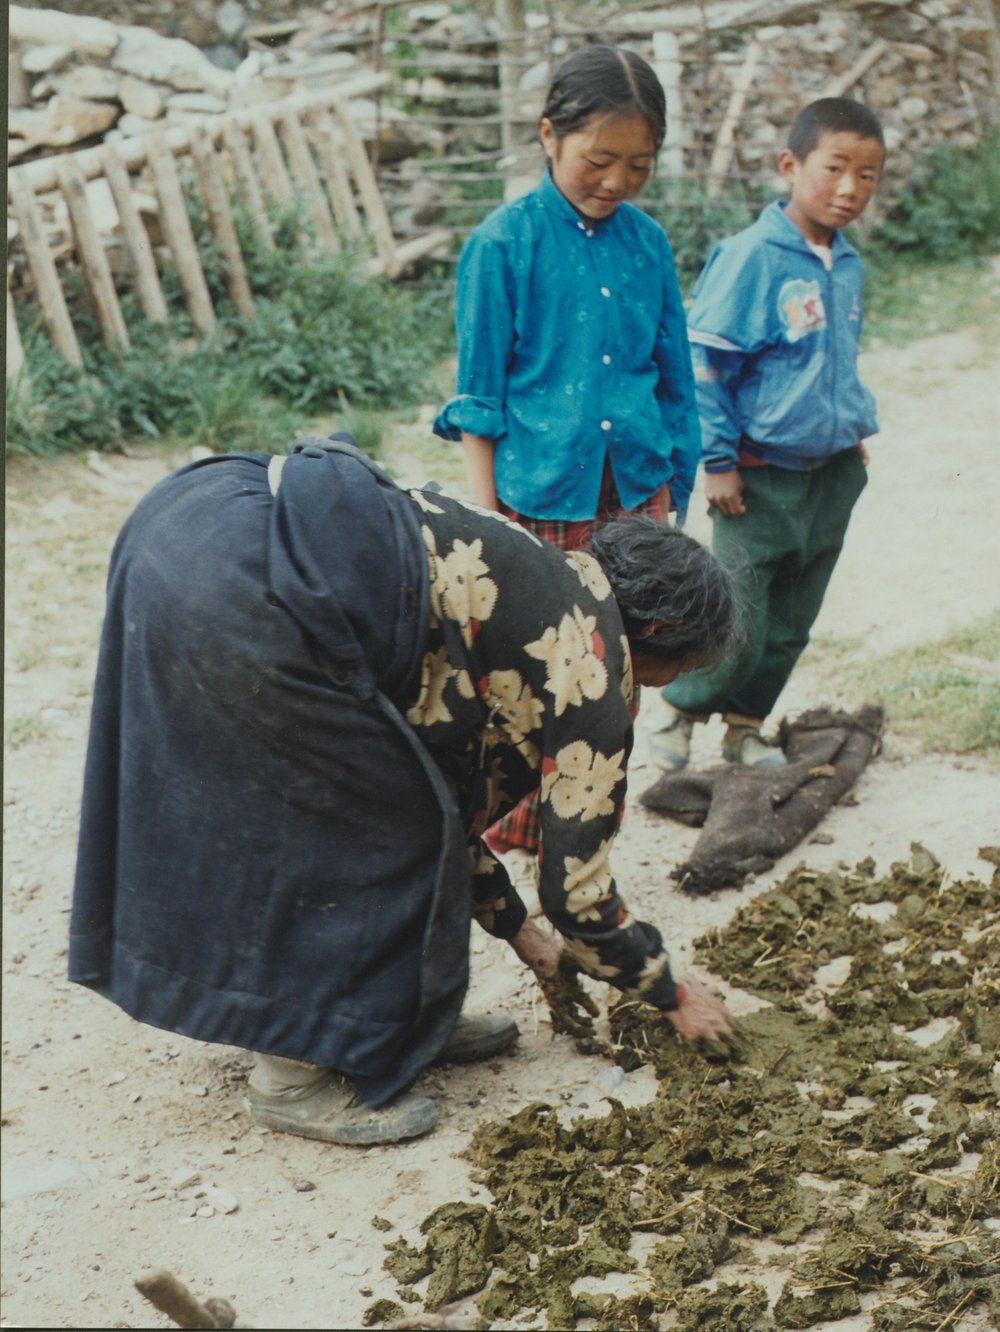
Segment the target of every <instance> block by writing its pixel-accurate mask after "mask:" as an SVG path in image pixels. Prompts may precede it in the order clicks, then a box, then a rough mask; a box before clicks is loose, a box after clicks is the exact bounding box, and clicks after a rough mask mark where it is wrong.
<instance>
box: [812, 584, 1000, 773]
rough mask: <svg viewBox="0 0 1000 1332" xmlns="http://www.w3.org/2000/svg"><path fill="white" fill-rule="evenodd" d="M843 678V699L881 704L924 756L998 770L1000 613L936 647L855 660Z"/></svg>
mask: <svg viewBox="0 0 1000 1332" xmlns="http://www.w3.org/2000/svg"><path fill="white" fill-rule="evenodd" d="M852 657H853V660H851V658H852ZM837 677H838V680H839V682H840V686H841V689H842V691H843V692H844V693H845V695H847V696H848V697H852V698H853V700H854V702H855V703H860V702H863V701H873V702H878V703H882V704H883V705H884V707H885V709H886V714H887V717H888V724H889V727H890V729H891V730H894V731H896V732H897V733H898V734H900V735H901V736H911V737H913V738H915V739H917V740H918V741H919V742H920V743H921V745H922V747H923V748H924V749H925V750H928V751H934V752H938V753H947V754H977V755H980V756H982V757H984V758H987V759H988V760H989V761H990V763H991V764H992V765H994V766H996V767H1000V611H998V612H994V613H993V614H990V615H987V616H985V617H983V618H982V619H979V620H976V621H974V622H973V623H972V624H969V625H967V626H965V627H963V628H961V629H956V630H953V631H952V632H951V633H949V634H947V635H945V636H944V637H943V638H940V639H936V640H934V641H933V642H929V643H921V644H917V645H916V646H913V647H906V648H899V649H897V650H896V651H894V652H889V653H886V654H884V655H882V656H878V657H874V658H869V659H867V660H858V659H857V658H856V657H854V656H853V654H850V656H849V657H848V658H847V659H846V660H844V661H842V663H841V664H840V665H838V669H837Z"/></svg>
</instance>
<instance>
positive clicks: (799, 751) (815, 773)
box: [640, 706, 884, 894]
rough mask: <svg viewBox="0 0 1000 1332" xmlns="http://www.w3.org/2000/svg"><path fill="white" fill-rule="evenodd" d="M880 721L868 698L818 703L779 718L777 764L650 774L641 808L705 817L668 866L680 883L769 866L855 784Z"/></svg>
mask: <svg viewBox="0 0 1000 1332" xmlns="http://www.w3.org/2000/svg"><path fill="white" fill-rule="evenodd" d="M883 721H884V717H883V713H882V709H881V708H878V707H874V706H872V707H865V708H862V709H861V710H860V711H859V712H857V713H855V714H851V713H846V712H837V711H835V710H833V709H830V708H816V709H814V710H812V711H810V712H806V713H803V714H802V716H801V717H799V718H797V719H796V720H795V721H792V722H789V721H787V720H785V721H782V723H781V726H780V728H779V731H778V742H779V744H780V745H781V748H782V749H783V750H784V753H785V758H786V759H787V766H785V767H783V768H758V769H753V768H743V767H739V766H737V765H730V766H728V767H725V768H713V769H708V770H705V771H700V772H695V771H683V772H676V773H667V774H666V775H665V776H663V777H661V778H660V779H659V781H657V782H654V784H653V785H652V786H651V787H649V789H648V790H646V791H644V792H643V794H642V796H641V797H640V800H641V803H642V804H643V805H645V807H646V808H647V809H651V810H655V811H656V812H657V813H659V814H668V815H670V816H671V817H672V818H675V819H678V820H679V821H680V822H682V823H686V824H689V825H690V826H691V827H695V828H698V827H702V825H704V831H703V832H702V834H701V836H700V837H699V838H698V841H697V842H696V843H695V847H694V850H693V851H692V853H691V855H690V857H689V858H688V860H686V861H685V862H684V864H682V865H679V866H678V867H677V868H676V869H675V870H674V871H673V877H674V878H675V879H677V880H679V882H680V886H681V888H683V889H684V891H685V892H688V893H693V894H698V893H710V892H711V891H712V890H713V889H715V888H733V887H737V886H739V885H740V884H741V883H742V882H743V880H744V879H745V878H746V876H747V875H748V874H761V873H763V872H764V871H765V870H769V869H770V868H771V866H772V865H773V864H774V862H775V861H776V860H777V859H778V857H779V856H782V855H784V854H785V852H786V851H790V850H791V849H792V847H794V846H796V845H798V843H799V842H800V841H801V840H802V838H803V837H805V835H806V834H807V833H808V832H811V831H812V829H813V828H815V827H816V825H817V824H818V823H819V821H820V820H821V819H822V817H823V815H824V814H826V812H827V811H828V810H829V809H831V808H832V807H833V806H834V805H835V804H836V803H837V801H838V800H840V798H841V797H842V796H843V795H844V794H845V793H846V792H847V791H848V790H850V788H851V787H852V786H853V785H854V783H855V782H856V781H857V779H858V777H859V776H860V774H861V772H862V771H863V770H864V768H865V766H866V765H867V763H868V761H869V759H870V758H871V757H872V755H873V754H875V753H877V751H878V747H879V744H880V738H881V734H882V724H883Z"/></svg>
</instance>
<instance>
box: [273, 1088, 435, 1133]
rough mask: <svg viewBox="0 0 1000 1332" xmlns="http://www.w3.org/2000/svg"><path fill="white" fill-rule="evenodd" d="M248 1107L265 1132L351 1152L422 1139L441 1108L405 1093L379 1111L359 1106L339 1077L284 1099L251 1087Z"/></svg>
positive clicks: (352, 1091) (362, 1104)
mask: <svg viewBox="0 0 1000 1332" xmlns="http://www.w3.org/2000/svg"><path fill="white" fill-rule="evenodd" d="M247 1101H248V1102H249V1105H250V1113H251V1115H252V1116H253V1121H254V1123H255V1124H258V1125H259V1126H260V1127H261V1128H269V1129H273V1130H274V1131H275V1132H276V1133H294V1134H296V1135H297V1136H298V1137H300V1138H316V1139H317V1140H318V1141H320V1142H339V1143H345V1144H347V1145H348V1146H352V1147H370V1146H372V1145H373V1144H375V1143H380V1142H400V1141H402V1140H403V1139H404V1138H419V1137H420V1135H421V1134H423V1133H430V1131H431V1129H432V1128H434V1126H435V1124H437V1122H438V1109H437V1106H436V1105H435V1104H434V1102H433V1101H431V1100H428V1098H427V1097H426V1096H414V1095H413V1094H412V1093H411V1092H405V1093H404V1094H403V1095H402V1096H397V1097H395V1098H394V1099H393V1100H391V1101H389V1102H388V1103H387V1104H386V1105H380V1106H379V1107H378V1108H377V1109H376V1108H374V1107H372V1106H370V1105H365V1103H364V1102H363V1101H361V1100H359V1099H358V1097H357V1095H356V1094H355V1091H354V1088H353V1087H352V1086H351V1084H350V1082H349V1081H348V1080H347V1079H346V1078H343V1077H341V1076H340V1075H339V1074H331V1075H330V1079H329V1081H327V1082H322V1083H320V1084H319V1086H315V1085H314V1086H312V1087H304V1088H303V1089H302V1091H301V1092H297V1093H293V1094H291V1095H289V1094H286V1095H284V1096H267V1095H265V1094H264V1093H263V1092H259V1091H257V1090H256V1089H255V1088H253V1087H250V1086H248V1087H247Z"/></svg>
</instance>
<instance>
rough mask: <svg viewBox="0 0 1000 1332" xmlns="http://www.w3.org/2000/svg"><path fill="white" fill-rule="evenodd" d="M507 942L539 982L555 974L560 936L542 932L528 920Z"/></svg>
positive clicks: (559, 948) (560, 948)
mask: <svg viewBox="0 0 1000 1332" xmlns="http://www.w3.org/2000/svg"><path fill="white" fill-rule="evenodd" d="M507 942H508V943H509V944H510V946H511V948H513V950H514V952H515V953H516V954H517V955H518V957H519V958H520V959H521V961H522V962H523V963H524V964H525V966H529V967H530V968H531V970H532V971H533V972H534V973H535V975H536V976H537V977H538V979H539V980H545V979H547V978H548V977H550V976H554V975H555V974H556V968H557V967H558V966H559V954H560V953H561V952H562V938H561V936H560V935H558V934H553V933H550V932H548V931H546V930H543V929H541V928H540V927H539V926H538V925H536V924H535V922H534V921H533V920H529V921H527V922H526V923H525V924H524V925H522V926H521V928H520V929H519V930H518V932H517V934H515V935H514V937H513V938H512V939H508V940H507Z"/></svg>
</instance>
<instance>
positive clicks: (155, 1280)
mask: <svg viewBox="0 0 1000 1332" xmlns="http://www.w3.org/2000/svg"><path fill="white" fill-rule="evenodd" d="M135 1288H136V1290H137V1291H138V1292H139V1294H140V1295H144V1296H145V1297H146V1299H147V1300H149V1302H150V1304H152V1305H154V1306H155V1307H156V1308H157V1309H159V1310H160V1312H161V1313H165V1314H166V1315H167V1317H168V1318H170V1319H172V1320H173V1322H174V1323H175V1324H176V1325H177V1326H178V1327H185V1328H216V1327H218V1326H219V1324H218V1323H217V1322H216V1321H215V1318H214V1316H213V1315H212V1314H211V1313H210V1312H209V1310H208V1309H206V1308H205V1306H204V1305H203V1304H202V1303H201V1301H200V1300H198V1299H196V1298H195V1296H194V1295H192V1294H191V1292H190V1291H189V1290H188V1288H187V1286H185V1285H184V1283H183V1282H182V1281H178V1280H177V1278H176V1277H175V1276H174V1274H173V1272H166V1271H161V1272H149V1273H147V1274H146V1275H145V1276H141V1277H137V1278H136V1280H135Z"/></svg>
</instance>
